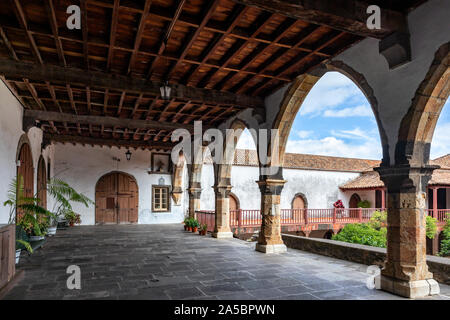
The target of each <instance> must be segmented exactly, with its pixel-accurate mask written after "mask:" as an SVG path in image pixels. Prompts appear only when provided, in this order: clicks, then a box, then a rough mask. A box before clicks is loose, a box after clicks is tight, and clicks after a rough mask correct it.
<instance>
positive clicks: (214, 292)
mask: <svg viewBox="0 0 450 320" xmlns="http://www.w3.org/2000/svg"><path fill="white" fill-rule="evenodd" d="M182 229H183V228H182V225H181V224H166V225H110V226H80V227H75V228H70V229H67V230H60V231H59V232H58V233H57V234H56V236H54V237H52V238H49V239H48V241H47V243H46V244H45V245H44V247H43V248H42V249H40V250H38V251H36V252H35V253H34V254H33V255H31V256H27V255H25V254H23V255H22V257H21V260H20V263H19V265H18V267H17V269H18V270H24V271H25V275H24V279H23V280H22V281H20V282H19V283H18V284H17V285H16V286H15V287H14V288H13V289H12V290H11V291H10V292H9V293H8V295H7V296H6V297H5V299H150V300H156V299H164V300H167V299H173V300H179V299H188V300H197V299H208V300H216V299H221V300H255V299H258V300H260V299H261V300H279V299H282V300H288V299H291V300H330V299H363V300H384V299H390V300H391V299H403V298H401V297H399V296H396V295H392V294H390V293H387V292H383V291H380V290H370V289H368V288H367V287H366V284H365V283H366V279H367V278H368V276H369V275H368V274H367V273H366V269H367V266H365V265H361V264H357V263H352V262H348V261H344V260H338V259H333V258H329V257H324V256H320V255H315V254H311V253H307V252H303V251H299V250H294V249H288V252H287V253H285V254H273V255H265V254H262V253H260V252H257V251H255V250H254V248H253V247H254V243H253V244H252V243H249V242H245V241H241V240H238V239H222V240H219V241H218V240H217V239H213V238H211V237H210V236H207V237H200V236H198V235H197V234H193V233H188V232H184V231H182ZM69 265H78V266H79V267H80V269H81V289H80V290H76V289H74V290H69V289H67V286H66V280H67V278H68V277H69V274H66V269H67V267H68V266H69ZM440 289H441V294H440V295H437V296H430V297H428V298H425V299H450V286H446V285H443V284H440Z"/></svg>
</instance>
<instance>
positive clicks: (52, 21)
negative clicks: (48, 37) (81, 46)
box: [45, 0, 67, 66]
mask: <svg viewBox="0 0 450 320" xmlns="http://www.w3.org/2000/svg"><path fill="white" fill-rule="evenodd" d="M45 8H46V10H47V14H48V16H49V18H50V26H51V28H52V32H53V37H54V39H55V46H56V50H57V52H58V57H59V61H60V63H61V65H63V66H66V65H67V63H66V58H65V56H64V51H63V48H62V44H61V39H60V38H59V33H58V22H57V20H56V13H55V6H54V5H53V0H46V1H45Z"/></svg>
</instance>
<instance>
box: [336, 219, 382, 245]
mask: <svg viewBox="0 0 450 320" xmlns="http://www.w3.org/2000/svg"><path fill="white" fill-rule="evenodd" d="M331 239H333V240H337V241H344V242H350V243H358V244H364V245H368V246H372V247H380V248H385V247H386V228H381V229H380V230H376V229H374V228H372V227H370V226H369V225H368V224H358V223H355V224H347V225H346V226H345V227H344V228H343V229H342V230H341V232H339V233H338V234H337V235H334V236H333V237H332V238H331Z"/></svg>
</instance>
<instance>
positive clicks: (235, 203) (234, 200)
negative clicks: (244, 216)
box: [229, 193, 240, 212]
mask: <svg viewBox="0 0 450 320" xmlns="http://www.w3.org/2000/svg"><path fill="white" fill-rule="evenodd" d="M229 207H230V212H231V211H237V210H239V209H240V204H239V198H238V197H237V196H236V195H235V194H234V193H230V206H229Z"/></svg>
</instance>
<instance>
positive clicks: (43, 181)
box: [37, 156, 47, 208]
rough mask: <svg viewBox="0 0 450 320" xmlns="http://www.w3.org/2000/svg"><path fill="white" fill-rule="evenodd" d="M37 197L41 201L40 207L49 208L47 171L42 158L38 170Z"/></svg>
mask: <svg viewBox="0 0 450 320" xmlns="http://www.w3.org/2000/svg"><path fill="white" fill-rule="evenodd" d="M37 197H38V198H39V200H40V205H41V206H42V207H43V208H47V169H46V166H45V160H44V158H43V157H42V156H41V157H40V158H39V163H38V169H37Z"/></svg>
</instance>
